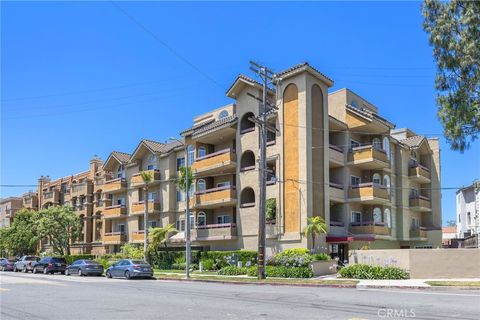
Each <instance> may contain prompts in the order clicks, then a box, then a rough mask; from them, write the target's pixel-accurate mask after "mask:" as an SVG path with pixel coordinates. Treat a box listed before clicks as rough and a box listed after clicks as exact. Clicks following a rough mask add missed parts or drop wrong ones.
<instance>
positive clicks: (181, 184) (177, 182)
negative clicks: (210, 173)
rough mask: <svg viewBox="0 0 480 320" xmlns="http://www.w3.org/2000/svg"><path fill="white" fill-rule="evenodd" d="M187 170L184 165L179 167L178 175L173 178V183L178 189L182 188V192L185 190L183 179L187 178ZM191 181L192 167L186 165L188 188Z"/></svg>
mask: <svg viewBox="0 0 480 320" xmlns="http://www.w3.org/2000/svg"><path fill="white" fill-rule="evenodd" d="M186 172H187V170H186V169H185V167H180V168H179V176H178V177H177V178H176V179H175V185H176V186H177V188H178V189H179V190H182V191H183V192H185V193H186V192H187V190H186V183H185V179H186V178H187V174H186ZM192 183H193V174H192V169H191V168H190V167H188V188H189V189H190V187H191V185H192Z"/></svg>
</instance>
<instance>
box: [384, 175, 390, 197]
mask: <svg viewBox="0 0 480 320" xmlns="http://www.w3.org/2000/svg"><path fill="white" fill-rule="evenodd" d="M383 185H384V186H385V187H387V192H388V193H390V177H389V176H388V175H384V176H383Z"/></svg>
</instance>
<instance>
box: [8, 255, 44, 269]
mask: <svg viewBox="0 0 480 320" xmlns="http://www.w3.org/2000/svg"><path fill="white" fill-rule="evenodd" d="M38 260H40V258H39V257H36V256H23V257H21V258H20V260H18V261H17V262H15V264H14V265H13V271H14V272H19V271H22V272H28V271H32V270H33V268H32V267H33V264H34V263H35V262H37V261H38Z"/></svg>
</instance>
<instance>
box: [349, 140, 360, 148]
mask: <svg viewBox="0 0 480 320" xmlns="http://www.w3.org/2000/svg"><path fill="white" fill-rule="evenodd" d="M356 147H360V142H358V141H355V140H352V139H350V149H353V148H356Z"/></svg>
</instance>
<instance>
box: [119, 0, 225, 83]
mask: <svg viewBox="0 0 480 320" xmlns="http://www.w3.org/2000/svg"><path fill="white" fill-rule="evenodd" d="M110 3H111V4H112V5H113V6H115V7H116V8H117V9H118V10H119V11H120V12H121V13H123V14H124V15H125V16H126V17H127V18H128V19H130V20H131V21H132V22H133V23H135V24H136V25H137V26H138V27H139V28H140V29H142V30H143V31H145V32H146V33H147V34H149V35H150V36H151V37H152V38H153V39H155V41H157V42H158V43H160V44H161V45H162V46H163V47H165V48H166V49H167V50H168V51H170V52H171V53H172V54H173V55H174V56H176V57H177V58H178V59H180V60H181V61H183V62H185V63H186V64H188V65H189V66H190V67H191V68H192V69H194V70H195V71H197V72H198V73H199V74H201V75H202V76H203V77H204V78H205V79H207V80H208V81H210V82H212V83H213V84H215V85H216V86H218V87H219V88H221V89H222V90H225V88H224V87H223V86H222V85H221V84H220V83H219V82H217V81H216V80H215V79H213V78H212V77H211V76H210V75H208V74H207V73H206V72H204V71H202V70H201V69H200V68H198V67H197V66H196V65H194V64H193V63H192V62H190V61H189V60H188V59H187V58H185V57H184V56H183V55H181V54H180V53H179V52H178V51H176V50H175V49H174V48H172V47H171V46H170V45H168V44H167V43H166V42H165V41H163V40H162V39H160V38H159V37H158V36H157V35H156V34H155V33H154V32H153V31H151V30H150V29H148V28H147V27H146V26H145V25H144V24H143V23H141V22H140V21H139V20H137V19H136V18H135V17H134V16H132V15H131V14H129V13H128V12H127V11H126V10H125V9H124V8H122V7H121V6H120V5H119V4H117V3H116V2H115V1H110Z"/></svg>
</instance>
